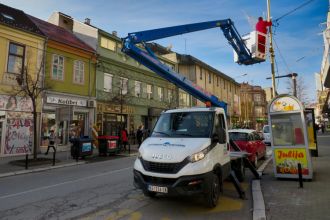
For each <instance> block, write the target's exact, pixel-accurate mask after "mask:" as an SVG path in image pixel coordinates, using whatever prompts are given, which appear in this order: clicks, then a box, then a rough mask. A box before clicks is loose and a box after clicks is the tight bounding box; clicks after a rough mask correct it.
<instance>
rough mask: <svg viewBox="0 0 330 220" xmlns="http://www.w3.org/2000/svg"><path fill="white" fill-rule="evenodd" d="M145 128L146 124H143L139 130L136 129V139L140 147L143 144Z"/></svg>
mask: <svg viewBox="0 0 330 220" xmlns="http://www.w3.org/2000/svg"><path fill="white" fill-rule="evenodd" d="M143 128H144V126H143V125H142V124H141V125H140V126H139V128H138V130H137V131H136V139H137V142H138V145H139V146H138V148H140V146H141V144H142V138H143Z"/></svg>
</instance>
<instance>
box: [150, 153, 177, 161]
mask: <svg viewBox="0 0 330 220" xmlns="http://www.w3.org/2000/svg"><path fill="white" fill-rule="evenodd" d="M152 159H156V160H162V159H166V160H170V159H172V156H171V155H169V154H157V153H154V154H152Z"/></svg>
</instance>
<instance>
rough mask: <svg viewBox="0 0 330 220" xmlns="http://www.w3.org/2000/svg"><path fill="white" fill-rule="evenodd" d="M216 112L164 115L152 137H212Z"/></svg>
mask: <svg viewBox="0 0 330 220" xmlns="http://www.w3.org/2000/svg"><path fill="white" fill-rule="evenodd" d="M213 115H214V112H176V113H163V114H162V115H161V116H160V118H159V120H158V122H157V124H156V126H155V128H154V130H153V132H152V134H151V136H152V137H199V138H206V137H210V134H211V132H212V128H213V126H212V125H213Z"/></svg>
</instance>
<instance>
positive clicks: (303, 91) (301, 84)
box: [286, 76, 310, 103]
mask: <svg viewBox="0 0 330 220" xmlns="http://www.w3.org/2000/svg"><path fill="white" fill-rule="evenodd" d="M286 83H287V93H288V94H290V95H293V89H294V85H293V81H292V79H288V80H287V82H286ZM296 84H297V85H296V93H297V98H298V99H299V100H300V101H301V102H302V103H308V102H309V101H310V100H309V97H308V91H307V86H306V83H305V81H304V78H303V77H299V76H298V77H297V79H296Z"/></svg>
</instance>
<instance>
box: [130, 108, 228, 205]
mask: <svg viewBox="0 0 330 220" xmlns="http://www.w3.org/2000/svg"><path fill="white" fill-rule="evenodd" d="M228 141H229V136H228V132H227V123H226V117H225V113H224V110H223V109H222V108H214V107H211V108H189V109H174V110H168V111H166V112H163V113H162V115H161V117H160V118H159V120H158V122H157V123H156V125H155V127H154V130H153V132H152V133H151V136H150V137H149V138H147V139H146V140H145V141H144V142H143V143H142V145H141V147H140V149H139V156H138V157H137V159H136V161H135V163H134V185H135V186H136V187H137V188H140V189H142V190H143V192H144V193H145V194H146V195H147V196H155V194H156V193H166V194H167V193H168V194H180V195H193V194H197V193H203V194H204V195H205V197H207V198H206V199H207V200H214V199H215V198H211V197H212V195H211V194H212V192H210V191H212V190H213V191H214V190H217V187H218V190H221V186H222V181H223V180H224V179H226V178H227V177H228V176H229V173H230V156H229V144H228ZM217 182H218V183H217ZM217 184H218V185H217ZM215 193H216V192H215ZM216 200H217V198H216ZM208 203H209V204H208V205H209V206H211V207H212V206H214V204H213V203H214V201H213V202H212V201H208ZM215 205H216V204H215Z"/></svg>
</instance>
